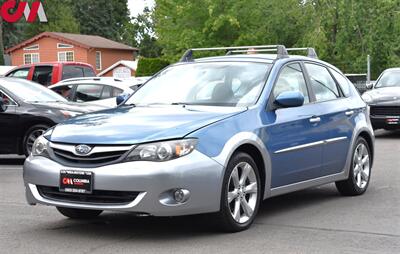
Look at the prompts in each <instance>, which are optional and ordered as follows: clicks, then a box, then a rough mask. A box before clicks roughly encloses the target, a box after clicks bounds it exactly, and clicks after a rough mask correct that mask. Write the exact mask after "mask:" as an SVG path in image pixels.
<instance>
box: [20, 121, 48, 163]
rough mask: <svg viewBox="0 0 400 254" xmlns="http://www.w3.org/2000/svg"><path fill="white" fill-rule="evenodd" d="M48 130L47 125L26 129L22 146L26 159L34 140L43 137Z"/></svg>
mask: <svg viewBox="0 0 400 254" xmlns="http://www.w3.org/2000/svg"><path fill="white" fill-rule="evenodd" d="M49 128H50V127H49V126H48V125H44V124H38V125H34V126H32V127H31V128H29V129H28V131H27V132H26V134H25V137H24V141H23V144H22V145H23V151H24V154H25V156H27V157H28V156H29V155H30V154H31V151H32V147H33V143H34V142H35V140H36V139H37V138H38V137H40V136H41V135H43V134H44V133H45V132H46V131H47V129H49Z"/></svg>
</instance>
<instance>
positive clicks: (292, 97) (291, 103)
mask: <svg viewBox="0 0 400 254" xmlns="http://www.w3.org/2000/svg"><path fill="white" fill-rule="evenodd" d="M275 104H276V105H278V106H280V107H283V108H293V107H300V106H303V104H304V95H303V94H302V93H300V92H283V93H281V94H279V95H278V97H276V99H275Z"/></svg>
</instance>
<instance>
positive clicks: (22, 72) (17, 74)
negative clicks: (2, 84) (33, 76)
mask: <svg viewBox="0 0 400 254" xmlns="http://www.w3.org/2000/svg"><path fill="white" fill-rule="evenodd" d="M28 74H29V68H24V69H19V70H16V71H13V72H11V73H10V74H8V75H7V76H8V77H13V78H23V79H27V78H28Z"/></svg>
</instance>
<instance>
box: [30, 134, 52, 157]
mask: <svg viewBox="0 0 400 254" xmlns="http://www.w3.org/2000/svg"><path fill="white" fill-rule="evenodd" d="M48 144H49V141H48V140H47V139H46V138H44V137H43V136H40V137H38V138H37V139H36V140H35V142H34V143H33V146H32V156H44V157H48V156H49V154H48V153H47V146H48Z"/></svg>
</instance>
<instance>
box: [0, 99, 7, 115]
mask: <svg viewBox="0 0 400 254" xmlns="http://www.w3.org/2000/svg"><path fill="white" fill-rule="evenodd" d="M6 110H7V105H6V104H5V103H4V100H3V98H1V97H0V113H3V112H5V111H6Z"/></svg>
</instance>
